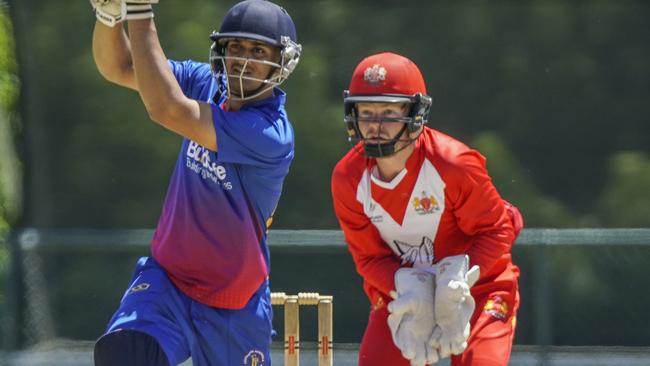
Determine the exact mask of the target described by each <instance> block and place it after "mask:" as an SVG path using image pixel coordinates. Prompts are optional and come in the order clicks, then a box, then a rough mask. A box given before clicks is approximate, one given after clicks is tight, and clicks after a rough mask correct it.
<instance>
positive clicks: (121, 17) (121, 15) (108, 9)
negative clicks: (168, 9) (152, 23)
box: [90, 0, 158, 27]
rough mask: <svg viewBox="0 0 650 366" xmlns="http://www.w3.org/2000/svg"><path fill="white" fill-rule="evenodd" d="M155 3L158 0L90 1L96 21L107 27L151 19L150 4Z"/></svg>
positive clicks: (151, 10)
mask: <svg viewBox="0 0 650 366" xmlns="http://www.w3.org/2000/svg"><path fill="white" fill-rule="evenodd" d="M157 3H158V0H128V1H126V0H90V5H91V6H92V7H93V11H94V12H95V16H96V17H97V20H99V21H100V22H102V23H103V24H105V25H107V26H109V27H114V26H115V24H117V23H121V22H123V21H125V20H129V19H147V18H152V17H153V8H152V7H151V4H157Z"/></svg>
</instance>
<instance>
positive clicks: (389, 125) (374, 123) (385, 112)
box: [357, 103, 408, 147]
mask: <svg viewBox="0 0 650 366" xmlns="http://www.w3.org/2000/svg"><path fill="white" fill-rule="evenodd" d="M407 109H408V106H407V105H406V103H358V104H357V113H358V114H359V130H360V131H361V135H362V137H363V138H364V141H366V142H368V143H371V144H381V143H384V142H387V141H389V140H392V139H394V138H395V136H397V134H398V133H399V132H400V131H401V130H402V128H404V123H403V122H396V121H392V119H395V118H402V117H405V116H406V111H407ZM403 137H404V138H405V137H407V136H403ZM396 147H397V146H396Z"/></svg>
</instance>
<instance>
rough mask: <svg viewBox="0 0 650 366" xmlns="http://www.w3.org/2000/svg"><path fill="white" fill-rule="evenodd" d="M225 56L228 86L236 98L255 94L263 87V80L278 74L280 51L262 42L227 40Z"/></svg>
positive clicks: (238, 39)
mask: <svg viewBox="0 0 650 366" xmlns="http://www.w3.org/2000/svg"><path fill="white" fill-rule="evenodd" d="M225 56H226V58H225V59H226V69H227V71H228V85H229V87H230V91H231V92H232V93H233V94H235V95H238V96H243V95H245V94H251V93H252V92H255V91H256V90H257V89H258V88H260V87H261V86H263V85H262V84H264V83H263V80H266V79H270V78H271V76H272V75H273V74H274V73H276V72H279V70H278V67H277V63H278V62H279V59H280V49H279V48H277V47H274V46H271V45H269V44H266V43H263V42H259V41H255V40H249V39H240V38H234V39H231V40H228V43H227V44H226V50H225ZM274 65H275V66H274ZM242 88H243V90H242ZM242 92H243V93H242Z"/></svg>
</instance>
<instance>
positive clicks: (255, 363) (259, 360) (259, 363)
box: [244, 350, 264, 366]
mask: <svg viewBox="0 0 650 366" xmlns="http://www.w3.org/2000/svg"><path fill="white" fill-rule="evenodd" d="M244 365H245V366H264V354H263V353H262V352H260V351H258V350H251V351H250V352H248V354H246V357H244Z"/></svg>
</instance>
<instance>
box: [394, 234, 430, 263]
mask: <svg viewBox="0 0 650 366" xmlns="http://www.w3.org/2000/svg"><path fill="white" fill-rule="evenodd" d="M393 243H395V247H397V251H399V254H400V258H401V259H402V265H404V264H409V263H410V264H416V263H418V264H426V265H431V264H433V241H431V239H429V238H427V237H426V236H424V237H422V242H421V243H420V244H419V245H413V244H409V243H405V242H403V241H399V240H394V241H393Z"/></svg>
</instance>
